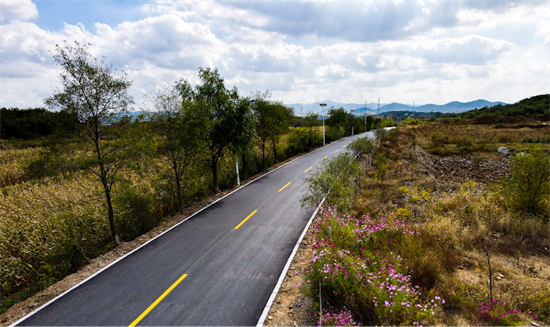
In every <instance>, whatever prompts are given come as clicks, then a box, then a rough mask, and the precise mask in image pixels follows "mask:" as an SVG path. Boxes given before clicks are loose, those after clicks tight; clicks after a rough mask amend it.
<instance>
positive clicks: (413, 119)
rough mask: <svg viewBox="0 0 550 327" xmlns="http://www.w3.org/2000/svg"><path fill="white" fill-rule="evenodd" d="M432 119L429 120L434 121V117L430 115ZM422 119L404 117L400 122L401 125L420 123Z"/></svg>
mask: <svg viewBox="0 0 550 327" xmlns="http://www.w3.org/2000/svg"><path fill="white" fill-rule="evenodd" d="M432 118H433V120H431V121H435V117H432ZM421 122H422V121H421V120H420V119H417V118H411V117H409V118H406V119H405V120H404V121H403V122H401V124H403V125H417V124H420V123H421Z"/></svg>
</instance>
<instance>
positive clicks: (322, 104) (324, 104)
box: [319, 103, 327, 145]
mask: <svg viewBox="0 0 550 327" xmlns="http://www.w3.org/2000/svg"><path fill="white" fill-rule="evenodd" d="M319 105H320V106H321V108H323V145H325V107H326V106H327V104H326V103H319Z"/></svg>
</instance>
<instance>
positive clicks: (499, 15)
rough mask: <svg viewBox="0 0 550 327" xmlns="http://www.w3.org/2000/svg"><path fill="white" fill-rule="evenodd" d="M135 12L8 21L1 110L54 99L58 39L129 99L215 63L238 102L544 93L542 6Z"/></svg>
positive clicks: (344, 5)
mask: <svg viewBox="0 0 550 327" xmlns="http://www.w3.org/2000/svg"><path fill="white" fill-rule="evenodd" d="M499 3H500V2H499ZM541 8H542V9H543V10H542V13H540V9H541ZM544 10H546V11H544ZM141 12H142V13H146V14H147V15H149V17H146V18H143V19H140V20H133V21H126V22H123V23H121V24H118V25H115V26H110V25H108V24H106V23H104V22H97V23H96V24H95V25H94V26H87V28H86V27H85V26H83V25H82V24H76V25H71V24H65V26H64V28H63V29H62V30H60V31H55V32H52V31H47V30H45V29H42V28H40V27H39V26H37V25H36V24H33V23H30V22H22V21H20V20H16V19H8V20H9V23H6V24H4V25H0V41H1V44H2V49H0V54H1V55H0V65H1V66H2V69H0V80H1V82H2V85H3V86H2V90H1V94H0V105H9V106H12V105H18V106H25V105H24V103H28V105H29V106H36V105H40V104H41V101H42V98H43V97H44V96H48V95H49V94H51V92H52V91H51V87H52V86H54V85H57V83H58V82H57V76H58V69H57V67H56V66H55V65H54V63H53V60H52V59H51V53H50V52H49V51H52V50H54V48H55V44H63V40H67V41H68V42H69V43H71V42H73V41H75V40H77V41H79V42H81V43H88V42H89V43H92V44H93V49H92V50H93V54H94V55H96V56H98V57H99V56H103V55H104V56H106V57H107V62H113V65H114V67H115V68H120V69H124V70H125V71H126V72H128V74H129V75H130V78H131V79H132V80H133V81H134V83H133V85H132V87H131V93H132V94H133V95H134V96H135V98H136V100H137V102H139V101H140V99H141V97H142V96H143V94H145V93H147V92H148V91H150V90H152V89H153V85H154V84H156V85H165V84H171V83H173V82H174V81H176V80H177V79H179V78H180V77H183V78H186V79H189V80H190V81H191V82H192V83H193V82H196V81H197V68H198V67H199V66H201V67H217V68H218V69H219V70H220V73H221V75H222V76H223V77H224V78H225V80H226V83H227V85H228V86H229V87H232V86H233V85H236V86H237V87H239V90H240V91H241V94H243V95H249V94H250V92H253V91H255V90H270V91H271V92H273V97H274V98H275V99H279V100H283V101H285V102H287V103H295V102H314V101H318V100H320V99H327V98H330V99H332V100H335V101H341V102H357V103H360V102H363V101H364V100H365V99H371V100H372V99H375V98H377V97H378V96H381V97H383V98H385V100H383V101H384V102H391V101H397V102H409V103H412V101H416V102H417V103H423V102H435V103H444V102H448V101H452V100H459V101H469V100H472V99H478V98H487V99H491V100H501V101H506V102H513V101H517V100H519V99H520V98H525V97H527V96H530V95H534V94H537V93H543V92H547V90H548V72H549V71H550V67H549V64H548V62H547V58H548V49H547V44H548V38H549V35H548V10H547V9H544V8H543V7H540V6H539V7H535V6H534V5H532V4H531V3H528V4H526V5H521V4H519V5H513V6H512V5H511V4H510V3H504V2H503V4H497V3H493V2H491V3H487V4H484V5H481V4H478V3H477V2H433V1H431V2H428V1H426V2H425V3H422V1H419V2H418V3H417V2H411V1H403V2H400V3H397V4H396V3H394V2H389V3H387V4H386V3H382V2H368V3H363V2H357V3H349V2H341V3H313V2H300V3H295V2H290V3H277V4H276V5H275V4H274V3H267V2H260V3H258V2H252V3H243V2H233V3H221V4H220V3H214V2H197V3H194V2H159V3H155V4H146V5H142V6H141ZM427 12H429V14H427ZM484 15H485V16H484ZM545 15H546V16H545ZM484 17H490V18H491V22H487V20H486V19H484ZM518 27H519V28H518ZM405 28H407V30H404V29H405ZM507 28H509V29H516V30H517V31H515V32H514V33H510V32H509V31H507V30H506V29H507ZM545 40H546V42H547V43H546V45H544V43H543V42H544V41H545ZM306 41H307V42H306ZM534 80H536V81H539V83H535V84H536V85H534V86H533V82H532V81H534ZM390 100H391V101H390Z"/></svg>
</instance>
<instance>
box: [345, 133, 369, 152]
mask: <svg viewBox="0 0 550 327" xmlns="http://www.w3.org/2000/svg"><path fill="white" fill-rule="evenodd" d="M372 149H373V146H372V140H370V139H369V138H367V137H360V138H357V139H355V140H354V141H353V142H351V143H350V144H348V150H350V151H351V152H353V155H355V156H356V155H358V154H360V153H364V154H367V153H371V152H372Z"/></svg>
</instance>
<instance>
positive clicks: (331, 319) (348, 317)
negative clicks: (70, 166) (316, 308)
mask: <svg viewBox="0 0 550 327" xmlns="http://www.w3.org/2000/svg"><path fill="white" fill-rule="evenodd" d="M315 316H317V315H315ZM360 325H361V324H360V323H358V322H356V321H354V320H353V315H352V314H351V311H349V310H348V309H347V308H345V307H344V309H343V310H341V311H340V312H339V313H330V312H325V313H323V317H322V318H321V322H320V323H317V326H335V327H353V326H357V327H359V326H360Z"/></svg>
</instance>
